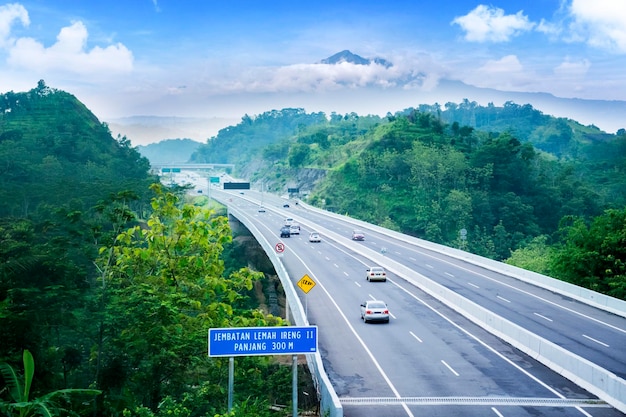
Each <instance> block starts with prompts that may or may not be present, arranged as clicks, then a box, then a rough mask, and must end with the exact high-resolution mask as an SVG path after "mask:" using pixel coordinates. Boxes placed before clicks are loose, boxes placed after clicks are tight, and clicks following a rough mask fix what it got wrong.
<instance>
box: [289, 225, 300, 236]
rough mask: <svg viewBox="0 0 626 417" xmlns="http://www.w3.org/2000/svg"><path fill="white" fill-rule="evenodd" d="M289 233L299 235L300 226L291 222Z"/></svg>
mask: <svg viewBox="0 0 626 417" xmlns="http://www.w3.org/2000/svg"><path fill="white" fill-rule="evenodd" d="M289 233H291V234H292V235H299V234H300V226H298V225H297V224H292V225H291V226H289Z"/></svg>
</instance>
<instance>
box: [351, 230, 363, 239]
mask: <svg viewBox="0 0 626 417" xmlns="http://www.w3.org/2000/svg"><path fill="white" fill-rule="evenodd" d="M352 240H365V234H364V233H363V232H362V231H361V230H353V231H352Z"/></svg>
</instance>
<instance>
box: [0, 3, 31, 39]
mask: <svg viewBox="0 0 626 417" xmlns="http://www.w3.org/2000/svg"><path fill="white" fill-rule="evenodd" d="M15 20H19V21H20V22H21V23H22V25H24V26H29V25H30V19H29V18H28V12H27V11H26V9H25V8H24V6H22V5H21V4H17V3H13V4H5V5H3V6H0V48H5V47H7V46H10V45H11V44H12V43H13V40H12V39H11V38H10V35H11V26H12V25H13V23H14V22H15Z"/></svg>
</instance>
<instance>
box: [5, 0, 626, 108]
mask: <svg viewBox="0 0 626 417" xmlns="http://www.w3.org/2000/svg"><path fill="white" fill-rule="evenodd" d="M624 22H626V1H623V0H523V1H518V0H493V1H491V2H482V1H469V0H440V1H437V2H434V1H415V0H413V1H409V0H407V1H405V0H396V1H394V0H390V1H380V0H378V1H369V0H363V1H341V0H334V1H327V0H318V1H316V2H304V1H302V2H300V1H293V0H290V1H283V0H280V1H263V2H261V1H252V0H250V1H241V0H229V1H213V0H202V1H200V0H198V1H191V0H126V1H119V0H108V1H106V2H105V1H102V2H100V1H87V0H82V1H81V0H28V1H15V2H0V92H7V91H11V90H13V91H26V90H29V89H31V88H33V87H35V86H36V84H37V81H38V80H40V79H44V80H45V81H46V83H47V84H48V85H49V86H51V87H54V88H58V89H62V90H65V91H68V92H70V93H72V94H74V95H76V96H77V97H78V98H79V99H80V100H81V101H83V102H84V103H85V104H86V105H87V106H88V107H89V108H90V109H91V110H92V111H94V113H95V114H96V116H98V117H99V118H101V119H104V120H106V119H107V118H114V117H123V116H132V115H160V116H193V117H201V116H205V117H212V116H217V117H224V116H228V117H240V116H241V115H243V114H244V113H246V112H248V113H250V112H255V111H256V112H261V111H263V110H262V107H259V106H270V107H271V106H273V101H272V100H275V102H274V103H275V104H276V105H275V106H274V107H272V108H280V107H281V105H282V106H283V107H287V105H289V106H292V107H305V108H307V110H310V111H317V110H318V109H317V108H314V107H315V106H316V104H315V103H317V105H319V106H320V107H324V108H320V110H323V111H331V110H333V108H332V98H331V97H335V96H333V94H337V93H338V92H339V93H341V94H342V96H344V97H350V96H351V94H352V93H356V92H357V91H358V90H360V89H366V88H369V89H378V90H377V91H379V92H380V95H379V97H380V100H377V103H376V104H377V105H378V107H376V108H375V110H372V112H381V111H383V110H384V109H385V108H387V110H388V111H391V112H394V111H397V110H401V109H402V108H403V107H402V106H396V105H394V102H393V100H392V99H391V98H390V99H386V95H385V92H386V91H391V90H393V89H402V90H404V91H406V90H411V89H414V90H415V92H416V93H419V92H420V91H424V92H425V91H433V90H435V89H436V86H437V85H438V83H439V81H440V80H442V79H449V80H459V81H463V82H464V83H467V84H469V85H474V86H478V87H488V88H495V89H500V90H510V91H528V92H547V93H551V94H554V95H555V96H559V97H569V98H571V97H577V98H584V99H606V100H626V23H624ZM345 49H348V50H350V51H352V52H353V53H355V54H358V55H361V56H363V57H368V58H373V57H382V58H384V59H386V60H388V61H391V62H392V63H393V66H392V67H390V68H385V67H383V66H380V65H369V66H363V65H360V66H358V65H350V64H342V65H335V66H330V65H322V64H319V61H321V60H322V59H324V58H327V57H329V56H331V55H333V54H334V53H336V52H339V51H341V50H345ZM286 97H287V98H289V99H285V98H286ZM303 97H308V98H309V99H311V98H316V99H311V100H308V101H306V105H305V104H304V103H305V100H304V99H303ZM279 98H282V101H281V100H279ZM325 98H326V99H327V100H326V102H325V104H324V105H322V104H320V103H322V102H324V100H325ZM470 99H471V98H470ZM298 100H302V103H303V104H302V105H300V102H299V101H298ZM329 100H330V102H329ZM354 100H355V105H356V102H357V101H358V98H357V94H355V99H354ZM253 102H254V103H257V107H253V106H251V103H253ZM261 102H262V103H263V104H259V103H261ZM283 104H287V105H283ZM359 104H360V105H361V106H360V107H358V110H360V111H361V112H363V111H367V107H366V106H365V107H364V103H363V102H361V103H359ZM416 104H419V103H416ZM307 106H308V107H307ZM270 107H267V108H266V109H265V110H270V109H271V108H270ZM372 109H374V107H372ZM338 110H343V109H338ZM355 111H357V108H356V107H355ZM340 112H341V111H340ZM383 114H384V111H383Z"/></svg>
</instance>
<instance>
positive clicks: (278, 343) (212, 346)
mask: <svg viewBox="0 0 626 417" xmlns="http://www.w3.org/2000/svg"><path fill="white" fill-rule="evenodd" d="M315 352H317V326H306V327H295V326H287V327H228V328H218V329H209V356H252V355H295V354H305V353H315Z"/></svg>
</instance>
